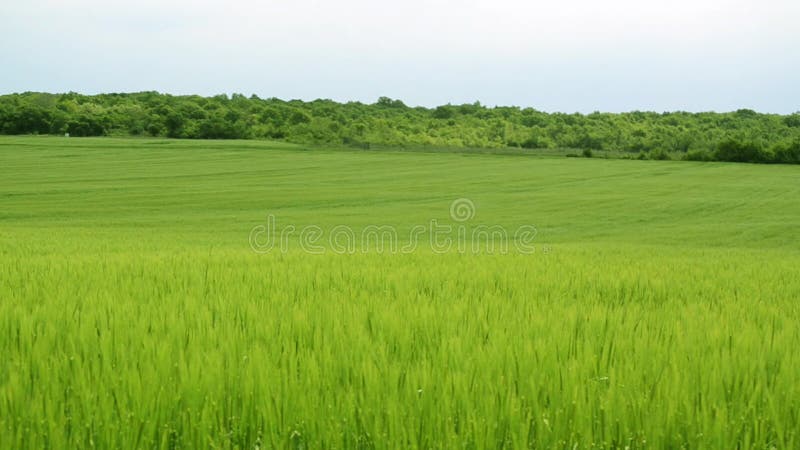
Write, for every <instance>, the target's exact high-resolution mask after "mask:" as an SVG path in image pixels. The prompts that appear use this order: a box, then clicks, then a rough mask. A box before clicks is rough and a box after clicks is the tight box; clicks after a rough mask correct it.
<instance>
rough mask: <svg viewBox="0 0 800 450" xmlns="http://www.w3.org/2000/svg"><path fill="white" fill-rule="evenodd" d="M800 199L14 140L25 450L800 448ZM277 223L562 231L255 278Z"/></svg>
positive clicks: (264, 149)
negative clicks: (261, 235)
mask: <svg viewBox="0 0 800 450" xmlns="http://www.w3.org/2000/svg"><path fill="white" fill-rule="evenodd" d="M799 181H800V167H796V166H759V165H749V164H722V163H692V162H671V161H627V160H598V159H577V158H563V157H535V156H523V155H508V154H504V155H493V154H458V153H425V152H413V153H409V152H405V153H404V152H393V151H355V150H325V149H313V150H307V149H304V148H302V147H296V146H291V145H287V144H276V143H264V142H256V141H227V142H216V141H214V142H211V141H206V142H197V141H169V140H139V139H127V140H126V139H89V138H86V139H75V138H72V139H64V138H49V137H27V138H0V355H2V356H1V357H0V448H2V449H6V448H7V449H28V448H30V449H33V448H37V449H38V448H47V449H67V448H119V449H130V448H163V449H174V448H182V449H197V448H239V449H254V448H261V449H264V448H291V449H300V448H308V449H322V448H327V449H385V448H392V449H434V448H464V449H487V448H547V449H549V448H565V449H573V448H575V449H598V448H631V449H636V448H656V449H679V448H691V449H734V448H739V449H750V448H753V449H770V448H776V449H794V448H800V435H799V433H800V352H798V351H797V349H798V348H799V347H800V326H798V322H799V321H800V305H799V304H798V301H797V300H798V299H800V276H798V273H800V226H799V225H798V219H799V218H800V202H798V198H800V182H799ZM456 199H469V200H470V201H471V203H472V204H473V205H474V217H473V218H471V219H470V220H469V221H467V222H463V223H456V222H454V221H453V218H452V217H451V215H450V207H451V204H452V202H453V201H454V200H456ZM269 214H271V215H274V217H275V222H276V225H277V228H278V229H286V228H287V227H290V226H293V227H296V228H297V229H298V230H300V229H302V228H304V227H308V226H316V227H318V230H321V232H322V233H324V234H325V236H329V235H330V234H332V232H333V230H334V229H336V228H337V227H347V229H350V230H354V233H358V232H360V231H363V230H364V229H366V228H368V227H370V226H391V227H394V229H395V230H397V235H398V236H399V238H400V240H401V244H402V243H405V240H408V239H409V238H407V236H410V235H411V233H412V230H413V229H414V227H415V226H418V225H423V226H424V225H427V224H429V223H430V222H431V220H437V221H438V222H439V223H442V224H449V225H453V226H456V225H457V226H462V225H463V226H464V227H467V228H468V229H470V230H472V229H474V228H475V227H478V226H481V225H486V226H497V227H501V228H503V229H506V230H514V229H517V228H519V227H522V226H534V227H535V228H536V229H537V230H538V233H537V234H536V238H535V240H534V246H535V251H534V252H532V253H521V252H515V251H510V252H508V253H506V254H502V253H499V252H489V251H483V250H482V251H479V252H464V251H459V250H458V249H456V248H454V249H451V250H450V251H447V252H441V251H435V250H434V249H433V248H432V246H431V245H430V244H431V242H429V241H430V240H431V238H430V237H429V236H421V238H420V241H421V243H420V245H419V246H418V247H417V248H416V249H415V250H414V251H411V252H395V253H391V252H380V251H378V249H377V248H363V249H359V250H358V251H355V252H345V253H344V254H342V252H336V251H332V250H331V248H326V251H324V252H322V253H323V254H310V253H308V252H307V251H304V249H303V243H302V242H301V241H302V238H301V237H300V236H298V235H297V234H293V235H291V236H290V237H289V238H288V241H287V248H286V251H284V250H282V249H277V248H276V249H273V250H272V251H270V252H265V253H257V252H255V251H253V249H252V248H251V234H252V230H253V229H254V227H258V226H261V225H264V224H265V220H266V217H267V215H269ZM487 240H488V239H487ZM323 242H324V241H323ZM322 246H323V247H326V245H324V244H323V245H322ZM328 247H329V246H328ZM484 250H485V249H484Z"/></svg>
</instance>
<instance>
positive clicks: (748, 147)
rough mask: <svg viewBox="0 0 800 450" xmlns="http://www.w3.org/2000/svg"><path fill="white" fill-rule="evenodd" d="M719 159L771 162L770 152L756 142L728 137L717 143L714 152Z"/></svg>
mask: <svg viewBox="0 0 800 450" xmlns="http://www.w3.org/2000/svg"><path fill="white" fill-rule="evenodd" d="M714 159H716V160H717V161H728V162H752V163H757V162H760V163H763V162H770V159H771V158H770V157H769V153H768V152H767V151H765V150H764V149H763V148H762V147H761V146H760V145H759V144H757V143H755V142H740V141H737V140H735V139H727V140H724V141H722V142H720V143H719V144H718V145H717V151H716V152H715V153H714Z"/></svg>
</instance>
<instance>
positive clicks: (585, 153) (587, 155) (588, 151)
mask: <svg viewBox="0 0 800 450" xmlns="http://www.w3.org/2000/svg"><path fill="white" fill-rule="evenodd" d="M592 156H594V153H592V150H591V149H589V148H585V149H583V157H584V158H591V157H592Z"/></svg>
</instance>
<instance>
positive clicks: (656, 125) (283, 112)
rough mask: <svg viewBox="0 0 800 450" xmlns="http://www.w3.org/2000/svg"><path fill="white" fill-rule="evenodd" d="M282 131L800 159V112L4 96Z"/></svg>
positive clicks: (69, 129) (177, 126)
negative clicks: (611, 110) (561, 110)
mask: <svg viewBox="0 0 800 450" xmlns="http://www.w3.org/2000/svg"><path fill="white" fill-rule="evenodd" d="M66 133H69V135H70V136H157V137H171V138H189V139H273V140H283V141H287V142H294V143H301V144H330V145H346V146H355V147H362V148H366V147H369V146H371V145H380V146H403V147H407V146H438V147H470V148H506V147H518V148H524V149H531V150H534V149H579V150H582V151H583V155H584V156H591V155H592V152H593V151H614V152H622V153H623V154H624V155H629V156H631V157H638V158H648V159H671V158H676V157H677V158H682V159H689V160H703V161H705V160H708V161H710V160H719V161H737V162H759V163H794V164H797V163H800V112H798V113H794V114H790V115H778V114H762V113H758V112H755V111H752V110H749V109H740V110H738V111H735V112H725V113H716V112H702V113H688V112H665V113H656V112H643V111H633V112H626V113H600V112H594V113H591V114H580V113H574V114H567V113H546V112H542V111H538V110H536V109H533V108H519V107H511V106H504V107H486V106H483V105H481V104H480V103H477V102H476V103H473V104H463V105H450V104H448V105H442V106H438V107H436V108H424V107H409V106H406V105H405V104H404V103H403V102H402V101H400V100H393V99H390V98H387V97H381V98H379V99H378V100H377V101H376V102H375V103H372V104H365V103H360V102H348V103H338V102H334V101H332V100H314V101H308V102H306V101H300V100H289V101H285V100H280V99H276V98H268V99H262V98H259V97H257V96H255V95H253V96H250V97H246V96H244V95H241V94H233V95H231V96H228V95H217V96H213V97H202V96H196V95H188V96H173V95H169V94H161V93H158V92H139V93H128V94H100V95H81V94H77V93H66V94H49V93H36V92H26V93H21V94H9V95H2V96H0V134H11V135H19V134H58V135H63V134H66Z"/></svg>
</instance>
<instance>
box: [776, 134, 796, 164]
mask: <svg viewBox="0 0 800 450" xmlns="http://www.w3.org/2000/svg"><path fill="white" fill-rule="evenodd" d="M772 152H773V154H774V156H773V159H774V161H775V162H777V163H785V164H800V139H798V140H796V141H794V142H781V143H778V144H775V145H774V146H773V147H772Z"/></svg>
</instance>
